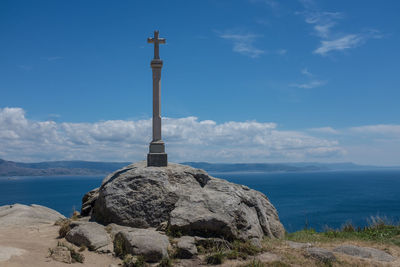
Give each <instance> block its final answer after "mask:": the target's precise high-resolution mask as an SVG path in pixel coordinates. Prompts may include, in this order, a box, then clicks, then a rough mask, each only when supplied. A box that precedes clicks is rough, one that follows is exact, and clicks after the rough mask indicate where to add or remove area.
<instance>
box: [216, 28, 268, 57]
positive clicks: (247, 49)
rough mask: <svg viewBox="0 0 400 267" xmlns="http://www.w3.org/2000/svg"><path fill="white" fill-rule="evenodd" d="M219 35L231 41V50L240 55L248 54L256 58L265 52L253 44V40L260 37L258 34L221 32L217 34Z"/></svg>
mask: <svg viewBox="0 0 400 267" xmlns="http://www.w3.org/2000/svg"><path fill="white" fill-rule="evenodd" d="M219 37H220V38H223V39H226V40H230V41H232V43H233V49H232V50H233V51H234V52H237V53H240V54H242V55H245V56H249V57H251V58H257V57H259V56H260V55H262V54H264V53H265V51H264V50H261V49H258V48H256V47H255V46H254V42H255V40H256V39H257V38H259V37H261V36H260V35H256V34H251V33H247V34H241V33H223V34H219Z"/></svg>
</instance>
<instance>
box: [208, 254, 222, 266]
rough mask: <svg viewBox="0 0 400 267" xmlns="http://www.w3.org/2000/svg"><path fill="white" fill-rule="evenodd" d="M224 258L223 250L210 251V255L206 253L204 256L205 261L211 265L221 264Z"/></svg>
mask: <svg viewBox="0 0 400 267" xmlns="http://www.w3.org/2000/svg"><path fill="white" fill-rule="evenodd" d="M224 260H225V254H224V252H223V251H218V252H215V253H212V254H210V255H207V257H206V263H207V264H211V265H218V264H222V263H223V262H224Z"/></svg>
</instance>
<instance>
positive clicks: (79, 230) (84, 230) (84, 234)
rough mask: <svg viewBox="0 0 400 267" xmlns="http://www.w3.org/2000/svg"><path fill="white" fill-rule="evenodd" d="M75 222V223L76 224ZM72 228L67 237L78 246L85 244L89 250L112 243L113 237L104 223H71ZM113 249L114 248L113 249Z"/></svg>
mask: <svg viewBox="0 0 400 267" xmlns="http://www.w3.org/2000/svg"><path fill="white" fill-rule="evenodd" d="M74 224H75V225H74ZM70 227H72V229H71V230H70V231H69V232H68V233H67V235H66V236H65V239H66V240H68V241H69V242H71V243H72V244H75V245H77V246H85V247H87V248H88V249H89V250H99V249H101V248H103V247H106V246H109V245H110V244H111V238H110V236H109V234H108V233H107V232H106V230H105V229H104V226H103V225H100V224H97V223H95V222H80V223H79V224H77V223H76V222H75V223H71V224H70ZM111 251H112V249H111Z"/></svg>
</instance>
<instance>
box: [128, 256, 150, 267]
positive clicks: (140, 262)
mask: <svg viewBox="0 0 400 267" xmlns="http://www.w3.org/2000/svg"><path fill="white" fill-rule="evenodd" d="M131 266H132V267H145V266H147V264H146V261H145V260H144V257H143V256H138V257H137V258H136V261H135V262H134V263H133V264H132V265H131Z"/></svg>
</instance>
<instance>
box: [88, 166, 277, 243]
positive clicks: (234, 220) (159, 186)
mask: <svg viewBox="0 0 400 267" xmlns="http://www.w3.org/2000/svg"><path fill="white" fill-rule="evenodd" d="M83 202H84V203H83V209H84V210H85V212H86V213H87V214H91V216H92V218H93V219H94V220H96V221H97V222H100V223H102V224H105V225H106V224H109V223H116V224H119V225H124V226H130V227H137V228H149V227H154V228H157V227H159V226H160V225H161V224H162V223H164V222H165V221H167V222H168V230H169V231H171V232H179V233H180V234H185V235H192V236H193V235H198V236H205V237H222V238H225V239H227V240H235V239H239V240H250V239H254V238H257V239H261V238H262V237H263V236H268V237H276V238H280V237H282V236H283V235H284V228H283V226H282V224H281V223H280V221H279V217H278V214H277V211H276V209H275V208H274V206H273V205H272V204H271V203H270V202H269V200H268V198H267V197H266V196H265V195H264V194H263V193H261V192H258V191H255V190H252V189H250V188H248V187H246V186H243V185H238V184H234V183H231V182H228V181H226V180H223V179H218V178H214V177H212V176H210V175H208V174H207V172H205V171H204V170H200V169H195V168H192V167H189V166H185V165H181V164H174V163H169V165H168V167H147V166H146V163H145V162H144V161H143V162H138V163H135V164H131V165H129V166H127V167H125V168H123V169H121V170H118V171H116V172H114V173H112V174H110V175H109V176H107V177H106V178H105V179H104V180H103V182H102V185H101V186H100V188H98V189H96V190H92V191H90V192H89V193H88V194H87V196H85V197H84V201H83Z"/></svg>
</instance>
